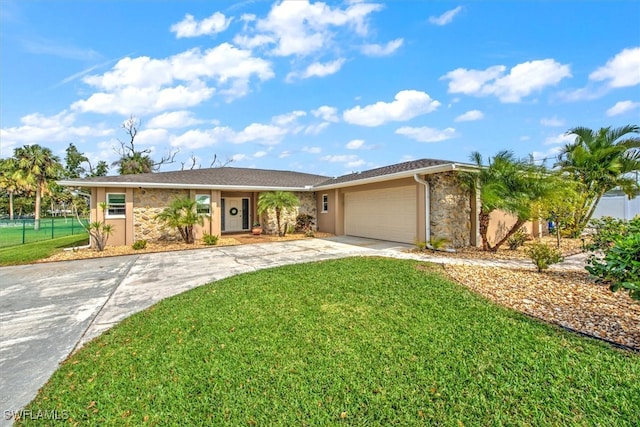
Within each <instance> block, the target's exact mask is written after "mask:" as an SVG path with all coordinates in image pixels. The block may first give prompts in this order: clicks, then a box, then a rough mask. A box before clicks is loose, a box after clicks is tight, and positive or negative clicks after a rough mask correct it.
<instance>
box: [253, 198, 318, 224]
mask: <svg viewBox="0 0 640 427" xmlns="http://www.w3.org/2000/svg"><path fill="white" fill-rule="evenodd" d="M293 194H295V196H296V197H297V198H298V200H299V201H300V205H299V206H298V207H297V208H295V209H291V210H289V211H285V212H283V213H281V214H280V223H281V224H282V227H283V229H284V227H285V226H286V225H285V224H290V225H292V226H294V227H295V225H296V217H297V216H298V215H299V214H302V213H306V214H309V215H311V216H313V223H314V225H313V229H314V230H316V229H317V222H318V215H317V214H318V212H317V209H316V195H315V193H313V192H294V193H293ZM260 223H261V224H262V230H263V231H264V232H265V233H266V234H278V225H277V221H276V213H275V212H274V211H270V212H268V213H264V214H263V215H262V218H260Z"/></svg>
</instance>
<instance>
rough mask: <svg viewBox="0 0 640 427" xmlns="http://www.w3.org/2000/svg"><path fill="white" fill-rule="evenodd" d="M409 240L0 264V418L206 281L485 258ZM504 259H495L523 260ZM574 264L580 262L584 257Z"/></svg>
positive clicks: (321, 241)
mask: <svg viewBox="0 0 640 427" xmlns="http://www.w3.org/2000/svg"><path fill="white" fill-rule="evenodd" d="M411 247H412V245H405V244H400V243H392V242H382V241H377V240H371V239H363V238H354V237H345V236H340V237H334V238H330V239H305V240H297V241H287V242H278V243H268V244H253V245H241V246H226V247H214V248H210V249H201V250H196V251H181V252H163V253H155V254H142V255H130V256H122V257H112V258H99V259H89V260H82V261H65V262H56V263H44V264H32V265H25V266H16V267H2V268H0V343H1V347H0V373H1V374H0V375H1V378H0V393H1V394H0V411H2V420H0V425H10V424H11V423H12V421H10V420H7V419H6V418H7V415H8V414H10V413H11V411H19V410H20V409H21V408H23V407H24V406H25V405H26V404H27V403H29V402H30V401H31V400H32V399H33V398H34V397H35V395H36V394H37V391H38V389H39V388H40V387H42V386H43V385H44V383H45V382H46V381H47V380H48V379H49V377H50V376H51V375H52V374H53V372H54V371H55V370H56V369H57V367H58V365H59V364H60V362H62V361H63V360H64V359H65V358H67V357H68V356H69V354H71V353H72V352H73V351H74V350H75V349H77V348H79V347H80V346H82V345H83V344H84V343H86V342H87V341H89V340H91V339H93V338H95V337H97V336H98V335H100V334H101V333H102V332H104V331H105V330H107V329H109V328H110V327H112V326H113V325H115V324H116V323H118V322H119V321H121V320H123V319H124V318H126V317H128V316H130V315H132V314H134V313H137V312H139V311H141V310H144V309H145V308H148V307H150V306H151V305H153V304H155V303H157V302H158V301H160V300H162V299H164V298H167V297H169V296H172V295H176V294H179V293H181V292H184V291H186V290H189V289H192V288H195V287H197V286H200V285H203V284H205V283H209V282H212V281H216V280H219V279H222V278H225V277H229V276H233V275H236V274H239V273H244V272H248V271H255V270H259V269H263V268H269V267H277V266H281V265H287V264H295V263H301V262H310V261H321V260H327V259H336V258H343V257H348V256H374V255H377V256H387V257H396V258H409V259H420V260H431V261H433V262H437V263H444V262H447V263H450V262H456V263H460V262H465V263H474V264H475V263H479V264H481V265H487V262H486V261H469V260H460V259H454V258H451V259H448V258H442V257H433V258H432V259H429V258H428V257H427V258H426V257H425V256H424V255H418V254H411V253H407V252H405V251H406V249H409V248H411ZM509 263H510V264H509V265H501V266H518V267H522V266H523V264H522V262H519V263H517V264H515V265H514V263H513V262H509ZM489 264H492V265H500V264H504V263H501V262H491V263H489ZM575 264H576V265H580V266H581V265H583V261H582V260H577V261H575ZM527 265H528V266H531V264H530V263H528V264H527ZM52 409H53V408H52ZM9 417H10V416H9Z"/></svg>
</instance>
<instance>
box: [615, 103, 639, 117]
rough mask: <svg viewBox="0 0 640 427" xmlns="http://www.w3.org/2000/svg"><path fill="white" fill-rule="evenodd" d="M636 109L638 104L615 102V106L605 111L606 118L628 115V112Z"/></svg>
mask: <svg viewBox="0 0 640 427" xmlns="http://www.w3.org/2000/svg"><path fill="white" fill-rule="evenodd" d="M638 107H640V102H633V101H619V102H616V105H614V106H613V107H611V108H609V109H608V110H607V116H609V117H612V116H617V115H620V114H624V113H628V112H629V111H633V110H635V109H636V108H638Z"/></svg>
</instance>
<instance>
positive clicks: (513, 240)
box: [507, 228, 527, 251]
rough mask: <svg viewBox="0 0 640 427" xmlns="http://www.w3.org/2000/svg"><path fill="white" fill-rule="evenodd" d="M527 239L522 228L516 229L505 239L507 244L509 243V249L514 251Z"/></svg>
mask: <svg viewBox="0 0 640 427" xmlns="http://www.w3.org/2000/svg"><path fill="white" fill-rule="evenodd" d="M526 241H527V233H526V231H525V229H524V228H521V229H520V230H518V231H516V232H515V233H513V234H512V235H511V237H509V238H508V239H507V244H508V245H509V249H511V250H512V251H515V250H516V249H518V248H519V247H520V246H522V245H524V242H526Z"/></svg>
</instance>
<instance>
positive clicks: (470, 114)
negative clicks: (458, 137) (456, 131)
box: [454, 110, 484, 122]
mask: <svg viewBox="0 0 640 427" xmlns="http://www.w3.org/2000/svg"><path fill="white" fill-rule="evenodd" d="M483 118H484V114H483V113H482V111H480V110H470V111H467V112H466V113H464V114H461V115H459V116H458V117H456V118H455V120H454V121H456V122H472V121H474V120H481V119H483Z"/></svg>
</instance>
